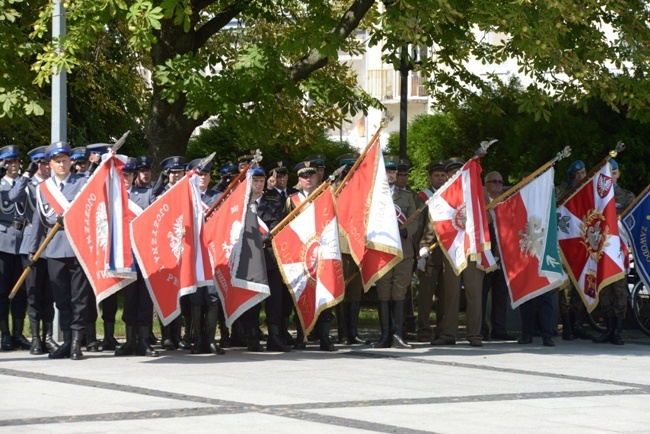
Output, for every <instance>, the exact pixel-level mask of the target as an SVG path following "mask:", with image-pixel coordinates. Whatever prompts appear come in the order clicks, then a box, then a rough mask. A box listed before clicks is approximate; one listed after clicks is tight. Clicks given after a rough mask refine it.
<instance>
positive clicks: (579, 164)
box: [567, 160, 586, 176]
mask: <svg viewBox="0 0 650 434" xmlns="http://www.w3.org/2000/svg"><path fill="white" fill-rule="evenodd" d="M585 167H586V166H585V163H584V162H583V161H582V160H576V161H574V162H573V163H571V165H570V166H569V170H567V174H568V175H569V176H573V174H574V173H576V172H577V171H579V170H582V169H584V168H585Z"/></svg>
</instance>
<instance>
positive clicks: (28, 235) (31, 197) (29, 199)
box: [12, 176, 47, 259]
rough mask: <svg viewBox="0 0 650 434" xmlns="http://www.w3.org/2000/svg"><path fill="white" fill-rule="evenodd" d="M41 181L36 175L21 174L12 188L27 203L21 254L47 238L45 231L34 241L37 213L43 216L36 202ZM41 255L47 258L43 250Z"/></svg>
mask: <svg viewBox="0 0 650 434" xmlns="http://www.w3.org/2000/svg"><path fill="white" fill-rule="evenodd" d="M41 181H42V180H41V179H39V178H37V177H36V176H33V177H32V178H28V177H26V176H21V177H19V178H18V179H17V180H16V185H15V186H14V187H13V188H12V193H13V194H15V195H16V196H17V197H20V198H21V199H20V200H24V203H25V228H24V229H23V240H22V242H21V243H20V251H19V253H20V254H21V255H27V254H29V253H30V252H29V246H30V245H31V244H33V243H34V242H36V245H38V246H40V245H41V244H42V243H43V241H44V240H45V236H46V233H45V232H43V233H42V234H41V235H40V238H39V239H38V240H36V241H34V237H36V236H37V234H36V231H35V230H34V225H32V221H33V220H34V215H35V214H36V218H42V217H41V215H40V213H38V208H37V206H38V205H37V202H36V192H37V190H36V189H37V188H38V184H40V183H41ZM14 189H15V190H14ZM40 257H41V258H43V259H45V258H46V257H47V255H46V254H45V252H43V254H42V255H41V256H40Z"/></svg>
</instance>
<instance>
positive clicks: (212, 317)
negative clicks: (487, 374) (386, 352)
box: [0, 142, 634, 360]
mask: <svg viewBox="0 0 650 434" xmlns="http://www.w3.org/2000/svg"><path fill="white" fill-rule="evenodd" d="M109 148H110V145H106V144H97V145H89V146H87V147H77V148H71V146H70V144H68V143H65V142H56V143H52V144H50V145H49V146H40V147H37V148H35V149H32V150H31V151H29V152H28V157H29V160H28V161H25V162H24V163H25V166H26V169H23V168H22V167H23V166H22V165H21V161H20V155H19V154H20V153H19V149H18V147H17V146H5V147H3V148H2V149H0V171H1V172H2V173H0V175H1V180H0V193H1V198H2V201H1V207H0V279H1V280H0V333H1V348H2V350H3V351H12V350H28V351H29V352H30V354H33V355H41V354H48V355H49V357H50V358H53V359H60V358H71V359H73V360H79V359H82V358H83V353H82V348H83V347H85V349H86V351H90V352H94V351H113V352H114V353H115V355H116V356H131V355H137V356H148V357H156V356H158V355H159V354H160V350H168V351H170V350H176V349H182V350H189V351H191V353H192V354H204V353H205V354H224V348H229V347H246V348H247V349H248V350H249V351H256V352H259V351H264V349H265V348H264V346H262V344H261V342H263V341H266V350H267V351H273V352H288V351H291V350H293V349H298V350H299V349H304V348H306V346H307V343H308V342H310V341H314V342H318V344H317V345H318V346H319V349H320V350H322V351H336V346H335V344H334V342H333V341H332V338H331V324H332V320H333V319H334V318H335V317H336V323H337V328H338V330H337V338H338V343H339V344H346V345H372V346H373V347H377V348H389V347H394V348H403V349H408V348H411V345H410V344H409V343H408V340H416V341H418V342H430V343H431V345H435V346H437V345H454V344H456V342H457V340H458V339H459V317H460V315H459V313H460V310H461V295H462V294H464V300H465V303H464V305H465V308H464V310H465V317H466V329H465V333H464V337H465V339H466V340H467V341H468V342H469V345H471V346H481V345H482V344H483V341H484V340H489V339H493V340H513V341H514V340H515V339H516V338H515V337H513V336H511V335H510V334H509V333H508V330H507V326H506V312H507V305H508V303H509V294H508V288H507V285H506V282H505V278H504V276H503V272H502V271H501V270H500V269H497V270H495V271H492V272H490V273H487V274H486V273H485V272H484V271H482V270H481V269H479V268H478V267H477V266H476V263H475V262H473V261H470V263H469V265H468V267H467V268H465V269H464V270H463V271H462V273H461V274H460V275H456V274H455V273H454V272H453V270H452V268H451V265H450V264H449V262H448V260H447V259H446V257H445V255H444V254H443V253H442V251H441V249H439V248H437V249H433V250H430V249H429V247H430V246H431V245H432V244H433V243H434V242H435V233H434V231H433V226H432V223H431V221H430V218H429V215H428V212H426V210H425V211H424V212H422V213H421V214H420V215H418V216H417V218H414V219H412V220H411V222H410V223H409V224H407V225H406V226H405V227H403V228H402V229H400V237H401V242H402V248H403V253H404V255H403V256H404V258H403V260H402V261H401V262H400V263H398V264H397V265H396V266H395V267H393V268H392V269H391V270H390V271H389V272H388V273H386V274H385V275H383V276H382V277H381V278H380V279H379V280H378V281H377V282H376V285H375V286H374V289H373V291H376V300H377V312H378V318H379V332H380V337H379V339H378V340H377V341H376V342H372V343H371V342H370V341H369V340H367V339H365V338H362V337H361V336H360V334H359V327H358V321H359V314H360V309H361V302H362V294H363V289H362V284H361V279H360V276H359V273H358V268H357V267H356V264H355V263H354V261H353V260H352V257H351V256H350V255H347V254H344V255H343V269H344V277H345V279H346V288H345V297H344V299H343V301H342V302H340V303H339V304H337V305H336V306H335V307H334V308H331V309H326V310H325V311H323V312H322V313H321V314H320V315H319V318H318V320H317V323H316V326H315V327H314V329H313V331H312V334H311V335H310V336H305V335H304V333H303V331H302V329H301V327H300V323H299V321H298V320H297V319H296V318H297V315H295V314H293V311H294V307H293V299H292V297H291V295H290V293H289V290H288V288H287V287H286V286H285V284H284V282H283V280H282V276H281V274H280V271H279V269H278V265H277V262H276V260H275V257H274V255H273V251H272V248H271V244H270V238H269V234H268V233H264V234H263V237H262V239H263V245H264V250H265V260H266V265H267V275H268V281H269V287H270V296H269V297H268V298H267V299H266V300H264V302H263V305H264V306H262V303H260V304H258V305H256V306H254V307H253V308H251V309H249V310H248V311H246V312H245V313H244V314H243V315H242V316H241V317H240V318H239V319H238V320H237V321H235V323H234V324H233V325H232V327H230V328H228V327H226V326H225V318H224V314H223V310H222V308H221V305H220V302H219V297H218V293H217V291H216V289H215V287H214V286H207V287H201V288H198V290H197V291H196V292H195V293H193V294H191V295H188V296H183V297H181V315H180V316H179V317H178V318H177V319H175V320H174V321H172V323H171V324H169V325H168V326H164V327H163V326H162V325H161V335H162V336H161V338H160V339H159V338H158V337H157V336H156V335H155V334H154V333H153V322H154V316H155V315H154V308H153V302H152V299H151V297H150V295H149V292H148V289H147V286H146V284H145V281H144V279H143V277H142V273H141V272H140V270H137V280H136V281H134V282H133V283H131V284H129V285H128V286H127V287H125V288H123V290H121V291H120V292H119V293H117V294H114V295H112V296H110V297H108V298H107V299H105V300H103V301H102V303H101V304H100V309H99V310H100V311H101V319H102V322H103V330H104V333H103V337H102V338H101V340H100V339H98V336H97V332H96V327H95V324H96V323H97V320H98V316H99V315H98V310H97V309H96V302H95V296H94V293H93V291H92V288H91V286H90V284H89V282H88V280H87V279H86V276H85V274H84V271H83V269H82V267H81V266H80V263H79V261H78V260H77V258H76V257H75V253H74V252H73V250H72V248H71V246H70V244H69V242H68V240H67V238H66V236H65V234H64V231H59V232H58V233H56V234H55V235H54V238H53V239H52V241H51V242H50V243H49V244H48V245H47V248H46V249H45V252H44V253H43V254H41V255H40V257H39V258H38V259H37V260H36V261H34V259H33V256H34V253H36V251H37V250H38V248H39V247H40V246H41V245H42V243H43V241H44V239H45V237H46V235H47V233H48V230H49V229H50V228H52V226H53V225H55V224H57V223H58V224H60V225H65V224H74V222H67V221H65V219H62V218H61V217H60V216H59V215H57V213H56V212H55V208H56V207H53V206H52V204H50V203H48V200H47V199H46V198H44V197H43V195H42V194H39V192H38V190H37V187H38V185H39V183H41V182H44V181H46V180H48V179H51V182H53V183H54V184H53V185H55V186H56V188H57V189H58V191H59V192H60V194H61V195H62V196H60V197H63V198H64V199H61V200H62V201H68V202H71V201H72V200H74V198H75V196H76V195H77V194H78V193H79V191H80V190H81V188H82V187H83V185H84V184H85V182H86V181H87V179H88V177H89V176H90V175H91V173H92V172H93V170H94V168H96V167H97V166H98V164H99V161H100V156H101V154H102V153H105V152H108V151H109ZM358 157H359V155H358V154H345V155H342V156H340V157H339V158H338V163H339V165H340V166H345V167H346V169H349V168H350V167H351V166H352V165H353V164H354V163H355V161H356V160H357V158H358ZM254 158H255V153H254V152H253V150H244V151H242V152H240V154H239V156H238V161H237V164H234V163H230V162H229V163H228V164H226V165H224V166H223V167H221V168H220V169H219V170H218V171H217V172H218V173H219V174H220V175H221V179H220V180H219V182H217V183H216V184H215V185H214V186H211V185H212V182H211V173H212V162H210V163H208V164H207V165H202V164H201V162H202V160H201V159H196V160H192V161H190V162H187V163H186V161H185V158H184V157H182V156H170V157H168V158H166V159H164V160H163V161H161V162H160V165H161V167H160V169H161V171H160V176H159V177H158V178H157V179H156V180H153V179H152V171H151V169H152V165H153V161H152V159H151V158H150V157H147V156H140V157H137V158H132V157H131V158H129V159H128V161H127V163H126V164H125V166H124V168H123V178H124V183H125V186H126V189H127V191H128V193H129V197H130V199H131V200H132V201H133V202H135V203H136V204H137V205H138V206H140V207H141V208H142V209H144V208H146V207H148V206H149V205H150V204H151V203H153V202H154V201H155V200H156V199H157V197H159V196H160V195H161V194H163V193H164V192H165V191H167V190H168V189H169V188H171V187H172V186H173V185H174V184H175V183H176V182H178V181H179V180H180V179H181V178H182V177H183V176H184V175H185V173H186V172H187V171H191V170H193V169H195V168H197V167H198V168H199V169H200V170H199V172H198V176H199V180H200V184H199V188H200V190H201V197H202V200H203V202H204V204H205V205H206V207H208V208H209V207H210V206H212V205H213V204H214V203H215V202H216V201H217V200H219V198H220V196H221V195H222V194H223V192H224V190H226V187H227V186H228V185H229V183H230V182H231V181H232V179H234V178H235V177H236V176H237V174H238V173H239V172H240V171H241V170H243V169H244V168H246V167H247V166H248V165H249V163H250V162H251V161H252V160H253V159H254ZM384 161H385V166H386V167H385V168H386V174H387V178H388V183H389V185H390V190H391V194H392V197H393V201H394V203H395V205H396V210H397V212H398V217H399V218H402V219H403V220H402V221H404V220H406V219H408V218H409V217H411V215H413V214H414V213H418V212H419V211H418V210H419V209H422V205H423V203H424V202H425V201H426V200H427V199H428V198H429V197H431V196H432V195H433V194H434V193H435V192H436V191H437V190H438V189H439V188H441V187H442V186H443V185H444V183H445V182H446V181H447V180H448V179H449V178H450V177H451V176H452V175H453V174H454V173H455V172H456V171H458V170H459V169H460V168H461V167H462V166H463V164H464V160H462V159H461V158H458V157H454V158H450V159H447V160H437V161H432V162H431V163H430V164H429V165H428V166H427V171H428V174H429V183H430V185H429V187H428V188H426V189H424V190H422V191H420V192H415V191H413V190H411V189H410V188H409V187H408V176H409V169H410V164H409V162H408V161H407V160H404V159H400V158H398V157H395V156H385V157H384ZM612 168H613V172H614V173H615V180H614V183H615V196H616V203H617V211H618V212H619V213H620V212H621V211H622V210H624V209H625V208H626V207H627V205H628V204H629V203H630V202H631V201H632V200H633V199H634V195H633V194H632V193H630V192H628V191H627V190H624V189H622V188H621V187H619V186H618V184H617V182H616V180H617V179H618V176H619V169H618V165H617V164H616V162H614V161H613V162H612ZM250 170H251V171H252V195H251V196H252V198H251V201H255V203H256V212H257V215H258V218H259V220H261V221H262V222H263V224H264V226H265V227H266V228H265V229H266V230H265V231H264V232H267V231H270V230H272V229H273V228H274V227H275V226H276V225H277V224H278V223H280V222H281V221H282V219H283V218H284V217H285V216H286V215H287V214H288V213H289V212H290V211H291V210H292V209H293V208H295V207H296V206H297V205H298V204H299V203H300V202H301V201H303V200H305V198H306V197H307V196H309V194H310V193H311V192H313V191H314V190H315V189H316V188H317V187H318V186H319V185H320V184H321V183H322V182H324V173H325V157H324V156H323V155H313V156H310V157H308V158H306V159H305V160H304V161H301V162H299V163H298V164H295V165H293V166H292V165H291V164H290V163H289V162H287V161H276V162H273V163H272V164H269V165H268V166H267V167H266V170H265V169H264V168H261V167H259V166H257V165H253V166H252V168H251V169H250ZM290 170H293V171H294V172H295V173H296V175H297V177H298V184H297V185H296V186H295V187H292V186H290V185H289V171H290ZM344 174H345V172H343V174H342V175H340V176H339V181H340V179H342V177H343V176H344ZM585 175H586V172H585V166H584V163H582V162H581V161H580V160H578V161H576V162H574V163H573V164H572V165H571V167H570V168H569V172H568V175H567V181H566V182H565V183H564V184H563V185H562V186H560V187H558V197H559V196H560V195H561V194H562V193H563V192H564V191H566V190H567V189H569V188H570V187H571V185H573V184H574V183H575V182H578V181H579V179H580V178H579V177H580V176H582V177H584V176H585ZM484 185H485V195H486V199H488V201H490V200H493V199H495V198H496V197H498V196H499V195H500V194H501V193H502V191H503V178H502V176H501V174H500V173H498V172H494V171H493V172H489V173H488V174H487V175H485V178H484ZM56 197H59V196H58V193H57V195H56ZM492 240H493V244H492V248H493V253H494V254H495V256H496V257H498V250H497V248H496V242H495V240H496V237H494V236H492ZM27 267H31V272H30V273H29V274H28V276H27V279H26V280H25V282H24V284H23V285H22V286H21V287H20V289H19V290H18V291H17V293H16V294H15V296H14V297H13V298H11V299H10V298H9V294H10V292H11V290H12V288H13V287H14V284H15V283H16V281H17V280H18V278H19V276H20V274H21V273H22V271H23V270H24V269H25V268H27ZM414 272H415V273H416V274H417V277H418V280H419V284H418V285H417V288H414V287H413V286H412V282H413V275H414ZM610 286H611V288H610V287H608V288H606V289H605V290H603V294H604V295H603V297H602V300H603V301H602V304H603V305H604V310H605V312H606V313H607V316H608V317H609V318H610V319H609V320H608V328H607V332H606V333H605V334H603V335H602V336H599V337H597V338H594V341H595V342H612V343H615V344H622V343H623V342H622V339H621V335H620V330H621V327H622V317H623V315H624V309H625V300H626V298H625V297H626V295H627V290H626V288H625V287H624V286H622V283H619V282H617V283H615V284H612V285H610ZM624 291H625V294H623V292H624ZM120 294H121V296H122V297H123V300H124V301H123V315H122V318H121V320H122V321H123V322H124V323H125V327H126V329H125V330H126V333H125V334H126V336H125V339H123V341H122V343H120V342H119V341H118V340H117V339H116V336H115V323H116V320H118V318H116V316H117V312H118V296H120ZM489 296H491V303H490V305H491V310H490V311H487V310H486V307H487V306H488V297H489ZM551 300H552V299H551V294H550V293H547V294H544V295H541V296H539V297H537V298H536V299H533V300H530V301H528V302H526V303H524V305H523V306H522V308H521V315H522V330H521V331H522V334H521V337H520V339H519V341H518V342H519V343H520V344H529V343H531V342H532V338H533V335H534V334H535V333H536V331H537V330H539V333H540V334H541V337H542V340H543V344H544V345H546V346H553V345H555V344H554V341H553V339H552V338H553V336H554V330H553V318H552V316H553V311H554V309H553V306H552V301H551ZM560 300H561V303H560V306H561V323H562V325H563V327H562V339H574V338H576V337H578V338H585V339H591V338H592V337H591V336H590V335H589V334H588V333H587V332H586V331H585V330H584V328H583V322H584V319H585V315H586V311H585V309H584V306H583V305H582V302H581V301H580V298H579V297H577V294H576V291H575V290H573V289H571V287H569V288H568V289H565V290H564V291H563V292H562V297H560ZM434 301H435V303H434ZM434 304H435V314H436V315H435V317H436V324H435V327H433V326H432V324H431V320H430V313H431V310H432V306H433V305H434ZM414 305H417V312H416V310H415V309H414ZM54 306H56V308H57V310H58V320H59V323H58V325H59V329H60V331H61V335H62V342H60V343H59V342H57V339H55V337H54V336H53V330H54V327H53V321H54V318H55V309H54ZM262 307H264V310H265V317H266V325H267V334H265V333H263V332H262V329H261V328H260V314H261V309H262ZM9 313H11V315H9ZM292 314H293V318H294V319H293V321H292V320H291V317H292ZM416 315H417V320H416ZM25 316H27V318H28V321H29V331H30V334H31V340H30V339H28V338H26V337H25V336H24V334H23V330H24V322H25ZM10 317H11V323H10V322H9V318H10ZM416 324H417V326H416ZM293 329H295V333H292V330H293ZM217 330H218V334H217ZM157 344H160V349H159V350H156V349H154V345H157Z"/></svg>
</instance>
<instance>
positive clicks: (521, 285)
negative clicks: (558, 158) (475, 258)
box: [490, 167, 567, 309]
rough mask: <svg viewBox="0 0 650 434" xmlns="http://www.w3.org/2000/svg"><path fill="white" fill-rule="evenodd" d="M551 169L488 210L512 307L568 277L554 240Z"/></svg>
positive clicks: (553, 200) (555, 228)
mask: <svg viewBox="0 0 650 434" xmlns="http://www.w3.org/2000/svg"><path fill="white" fill-rule="evenodd" d="M554 173H555V171H554V170H553V168H552V167H551V168H550V169H548V170H547V171H545V172H544V173H542V174H541V175H539V176H538V177H537V178H535V179H534V180H533V181H531V182H529V183H528V184H526V185H525V186H523V187H522V188H521V189H520V190H519V191H517V193H515V194H513V195H512V196H510V197H508V198H507V199H505V200H504V201H503V202H499V203H498V204H496V205H495V206H494V207H493V208H492V210H491V211H490V212H491V213H492V214H493V215H494V226H495V229H496V234H497V237H498V240H499V242H498V243H497V244H498V246H499V252H500V255H501V266H502V267H503V274H504V275H505V277H506V283H507V284H508V289H509V291H510V297H511V300H512V308H513V309H514V308H516V307H517V306H519V305H520V304H522V303H524V302H525V301H527V300H530V299H532V298H534V297H537V296H538V295H541V294H544V293H545V292H548V291H551V290H552V289H554V288H557V287H559V286H560V285H561V284H562V283H564V282H566V280H567V276H566V274H565V273H564V270H563V269H562V260H561V259H560V252H559V247H558V242H557V224H556V218H557V217H556V210H555V193H554V188H553V175H554Z"/></svg>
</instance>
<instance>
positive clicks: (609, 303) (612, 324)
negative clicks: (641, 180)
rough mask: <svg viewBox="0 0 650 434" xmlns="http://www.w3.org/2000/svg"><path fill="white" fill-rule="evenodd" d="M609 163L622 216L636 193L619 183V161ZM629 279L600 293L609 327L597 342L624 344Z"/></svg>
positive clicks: (617, 208)
mask: <svg viewBox="0 0 650 434" xmlns="http://www.w3.org/2000/svg"><path fill="white" fill-rule="evenodd" d="M609 164H610V166H611V169H612V183H613V184H614V200H615V201H616V215H618V216H620V215H621V214H622V213H623V212H624V211H625V210H626V209H627V208H628V207H629V206H630V205H631V204H632V202H634V198H635V196H634V193H632V192H631V191H628V190H626V189H624V188H623V187H621V186H620V185H619V184H618V178H619V177H620V176H621V171H620V169H619V166H618V163H617V162H616V160H614V159H613V158H610V160H609ZM627 297H628V290H627V279H626V278H623V279H621V280H617V281H616V282H614V283H611V284H609V285H607V286H606V287H604V288H603V289H602V290H601V291H600V294H599V300H600V302H599V304H600V308H601V309H602V311H603V314H604V315H605V316H606V317H607V329H606V330H605V332H604V333H603V334H602V335H600V336H598V337H596V338H594V342H595V343H597V344H604V343H607V342H611V343H612V344H614V345H623V344H624V342H623V338H622V337H621V330H622V329H623V322H624V321H625V311H626V310H627Z"/></svg>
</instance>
